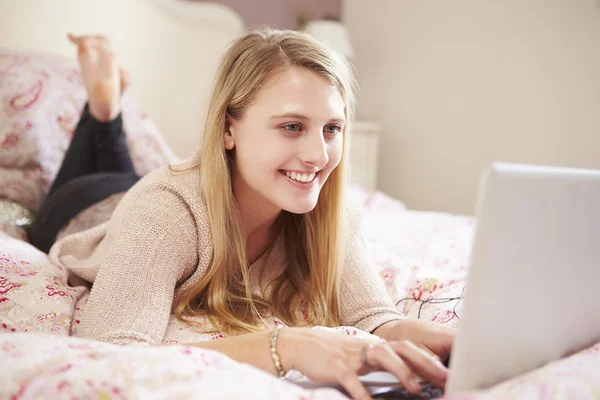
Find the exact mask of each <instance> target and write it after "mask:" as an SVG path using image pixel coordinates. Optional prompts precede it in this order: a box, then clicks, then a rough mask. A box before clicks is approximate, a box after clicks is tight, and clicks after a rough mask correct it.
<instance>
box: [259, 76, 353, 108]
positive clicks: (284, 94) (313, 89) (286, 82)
mask: <svg viewBox="0 0 600 400" xmlns="http://www.w3.org/2000/svg"><path fill="white" fill-rule="evenodd" d="M248 113H252V114H256V115H261V116H267V117H269V118H270V117H272V116H277V115H284V114H293V113H296V114H301V115H305V116H307V117H309V118H323V119H333V118H335V119H338V118H343V117H344V100H343V98H342V96H341V94H340V92H339V91H338V89H337V88H336V87H335V86H334V85H333V84H332V83H331V82H329V81H327V80H326V79H324V78H323V77H321V76H319V75H318V74H316V73H315V72H313V71H310V70H308V69H306V68H300V67H293V68H289V69H286V70H284V71H282V72H280V73H278V74H277V75H276V76H274V77H272V78H271V79H269V80H267V82H266V84H265V85H264V86H263V87H262V88H261V89H260V91H259V93H258V95H257V97H256V99H255V100H254V101H253V103H252V104H251V105H250V106H249V107H248Z"/></svg>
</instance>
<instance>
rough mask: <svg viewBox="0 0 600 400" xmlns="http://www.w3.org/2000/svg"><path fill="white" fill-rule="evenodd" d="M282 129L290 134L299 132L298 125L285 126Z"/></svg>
mask: <svg viewBox="0 0 600 400" xmlns="http://www.w3.org/2000/svg"><path fill="white" fill-rule="evenodd" d="M284 128H285V129H286V130H288V131H290V132H298V131H300V124H287V125H285V126H284Z"/></svg>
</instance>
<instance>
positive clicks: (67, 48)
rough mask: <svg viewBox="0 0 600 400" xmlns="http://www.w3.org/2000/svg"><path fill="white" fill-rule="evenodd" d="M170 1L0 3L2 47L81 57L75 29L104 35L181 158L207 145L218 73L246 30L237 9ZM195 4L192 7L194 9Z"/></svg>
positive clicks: (29, 0)
mask: <svg viewBox="0 0 600 400" xmlns="http://www.w3.org/2000/svg"><path fill="white" fill-rule="evenodd" d="M181 3H182V2H179V1H177V2H175V1H173V4H174V5H173V6H172V7H173V8H169V9H165V8H163V7H161V6H160V5H161V4H171V3H170V2H169V0H126V1H124V0H0V20H1V22H0V46H2V47H8V48H13V49H27V50H36V51H46V52H53V53H60V54H65V55H69V56H73V57H74V56H75V52H74V49H73V47H72V45H71V44H69V43H68V41H67V40H66V34H67V32H69V31H72V32H74V33H103V34H106V35H108V36H109V37H110V38H111V39H112V43H113V46H114V48H115V52H116V53H117V54H118V55H119V57H120V59H121V60H122V63H123V65H125V67H126V68H127V69H129V71H130V72H131V74H132V76H133V83H132V86H131V89H130V91H131V94H132V95H133V97H134V98H135V99H136V100H137V101H138V102H139V103H140V104H141V106H142V107H143V108H144V110H145V111H146V112H147V113H148V115H150V117H151V118H152V120H153V121H154V122H155V123H156V124H157V125H158V127H159V128H160V130H161V132H162V133H163V134H164V136H165V138H166V140H167V142H168V143H169V144H170V145H171V147H172V148H173V150H174V151H175V153H176V154H177V155H178V156H180V157H186V156H189V155H191V154H192V153H193V152H194V151H195V150H196V149H197V148H198V146H199V145H200V140H201V132H202V127H203V126H204V118H205V114H206V109H207V107H208V104H207V103H208V97H209V91H210V87H211V84H212V79H213V75H214V70H215V69H216V66H217V64H218V61H219V58H220V57H221V54H222V53H223V50H224V48H225V47H226V46H227V44H228V43H229V42H230V41H232V40H233V39H234V38H235V37H237V36H238V35H240V34H241V33H242V32H243V25H242V22H241V20H239V17H237V16H236V15H235V14H234V13H231V12H228V10H223V9H220V8H218V9H212V8H211V9H210V10H209V9H208V8H207V5H206V4H202V3H189V4H186V3H183V4H181ZM186 7H189V8H186Z"/></svg>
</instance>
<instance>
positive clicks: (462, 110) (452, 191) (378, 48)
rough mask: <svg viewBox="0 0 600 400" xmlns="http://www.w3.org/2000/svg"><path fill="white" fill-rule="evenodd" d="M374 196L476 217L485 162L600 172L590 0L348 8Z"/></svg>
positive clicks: (595, 21) (596, 14)
mask: <svg viewBox="0 0 600 400" xmlns="http://www.w3.org/2000/svg"><path fill="white" fill-rule="evenodd" d="M343 19H344V21H345V22H346V23H347V25H348V28H349V30H350V35H351V37H352V40H353V43H354V46H355V48H356V53H357V56H356V58H355V60H354V61H355V65H356V68H357V70H358V75H359V83H360V84H361V89H362V91H361V96H360V109H359V115H360V116H362V118H363V119H373V120H376V121H379V122H381V123H382V124H383V126H384V133H383V137H382V140H381V157H380V177H379V186H380V189H382V190H384V191H386V192H388V193H390V194H391V195H393V196H394V197H397V198H399V199H401V200H403V201H405V202H406V203H407V205H408V206H409V207H411V208H417V209H430V210H437V211H450V212H458V213H473V212H474V204H475V194H476V188H477V184H478V179H479V173H480V171H481V169H482V168H484V166H486V165H488V164H489V163H491V162H493V161H496V160H498V161H510V162H526V163H537V164H553V165H561V166H571V167H587V168H600V4H599V3H598V2H597V1H594V0H527V1H522V0H502V1H479V0H453V1H434V0H414V1H409V0H369V1H366V0H345V2H344V5H343Z"/></svg>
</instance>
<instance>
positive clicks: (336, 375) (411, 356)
mask: <svg viewBox="0 0 600 400" xmlns="http://www.w3.org/2000/svg"><path fill="white" fill-rule="evenodd" d="M369 343H372V342H369V341H368V340H365V339H359V338H355V337H350V336H346V335H342V334H339V333H335V332H326V331H318V330H312V329H307V328H284V329H282V330H281V331H280V332H279V339H278V346H277V349H278V352H279V355H280V357H281V362H282V365H283V368H284V369H286V370H289V369H294V370H297V371H299V372H301V373H302V374H304V375H305V376H306V377H308V378H310V379H312V380H314V381H319V382H325V383H337V384H340V385H341V386H342V387H344V389H346V391H347V392H348V393H349V394H350V395H351V396H352V397H353V398H355V399H370V396H369V393H368V392H367V390H366V388H365V387H364V386H363V384H362V383H361V382H360V380H359V379H358V377H359V375H364V374H366V373H369V372H372V371H387V372H390V373H392V374H394V375H395V376H396V377H397V378H398V380H399V381H400V383H401V384H402V385H403V386H404V387H405V388H406V390H408V391H409V392H411V393H415V394H416V393H419V392H420V390H421V386H420V385H419V384H418V382H417V381H416V376H415V374H416V375H418V376H420V377H421V378H423V379H425V380H427V381H428V382H430V383H432V384H434V385H436V386H439V387H443V386H444V384H445V382H446V378H447V375H448V371H447V370H446V368H445V367H444V366H443V365H442V363H441V362H440V360H439V358H438V357H437V356H435V355H433V354H432V353H431V352H429V351H426V350H424V349H423V348H422V347H421V346H419V345H418V344H415V343H413V342H411V341H409V340H399V341H395V340H392V341H388V342H387V343H378V344H375V345H374V346H373V347H371V348H367V350H366V353H365V354H364V355H365V357H364V360H363V359H362V357H361V352H363V349H364V348H365V347H368V346H369Z"/></svg>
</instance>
